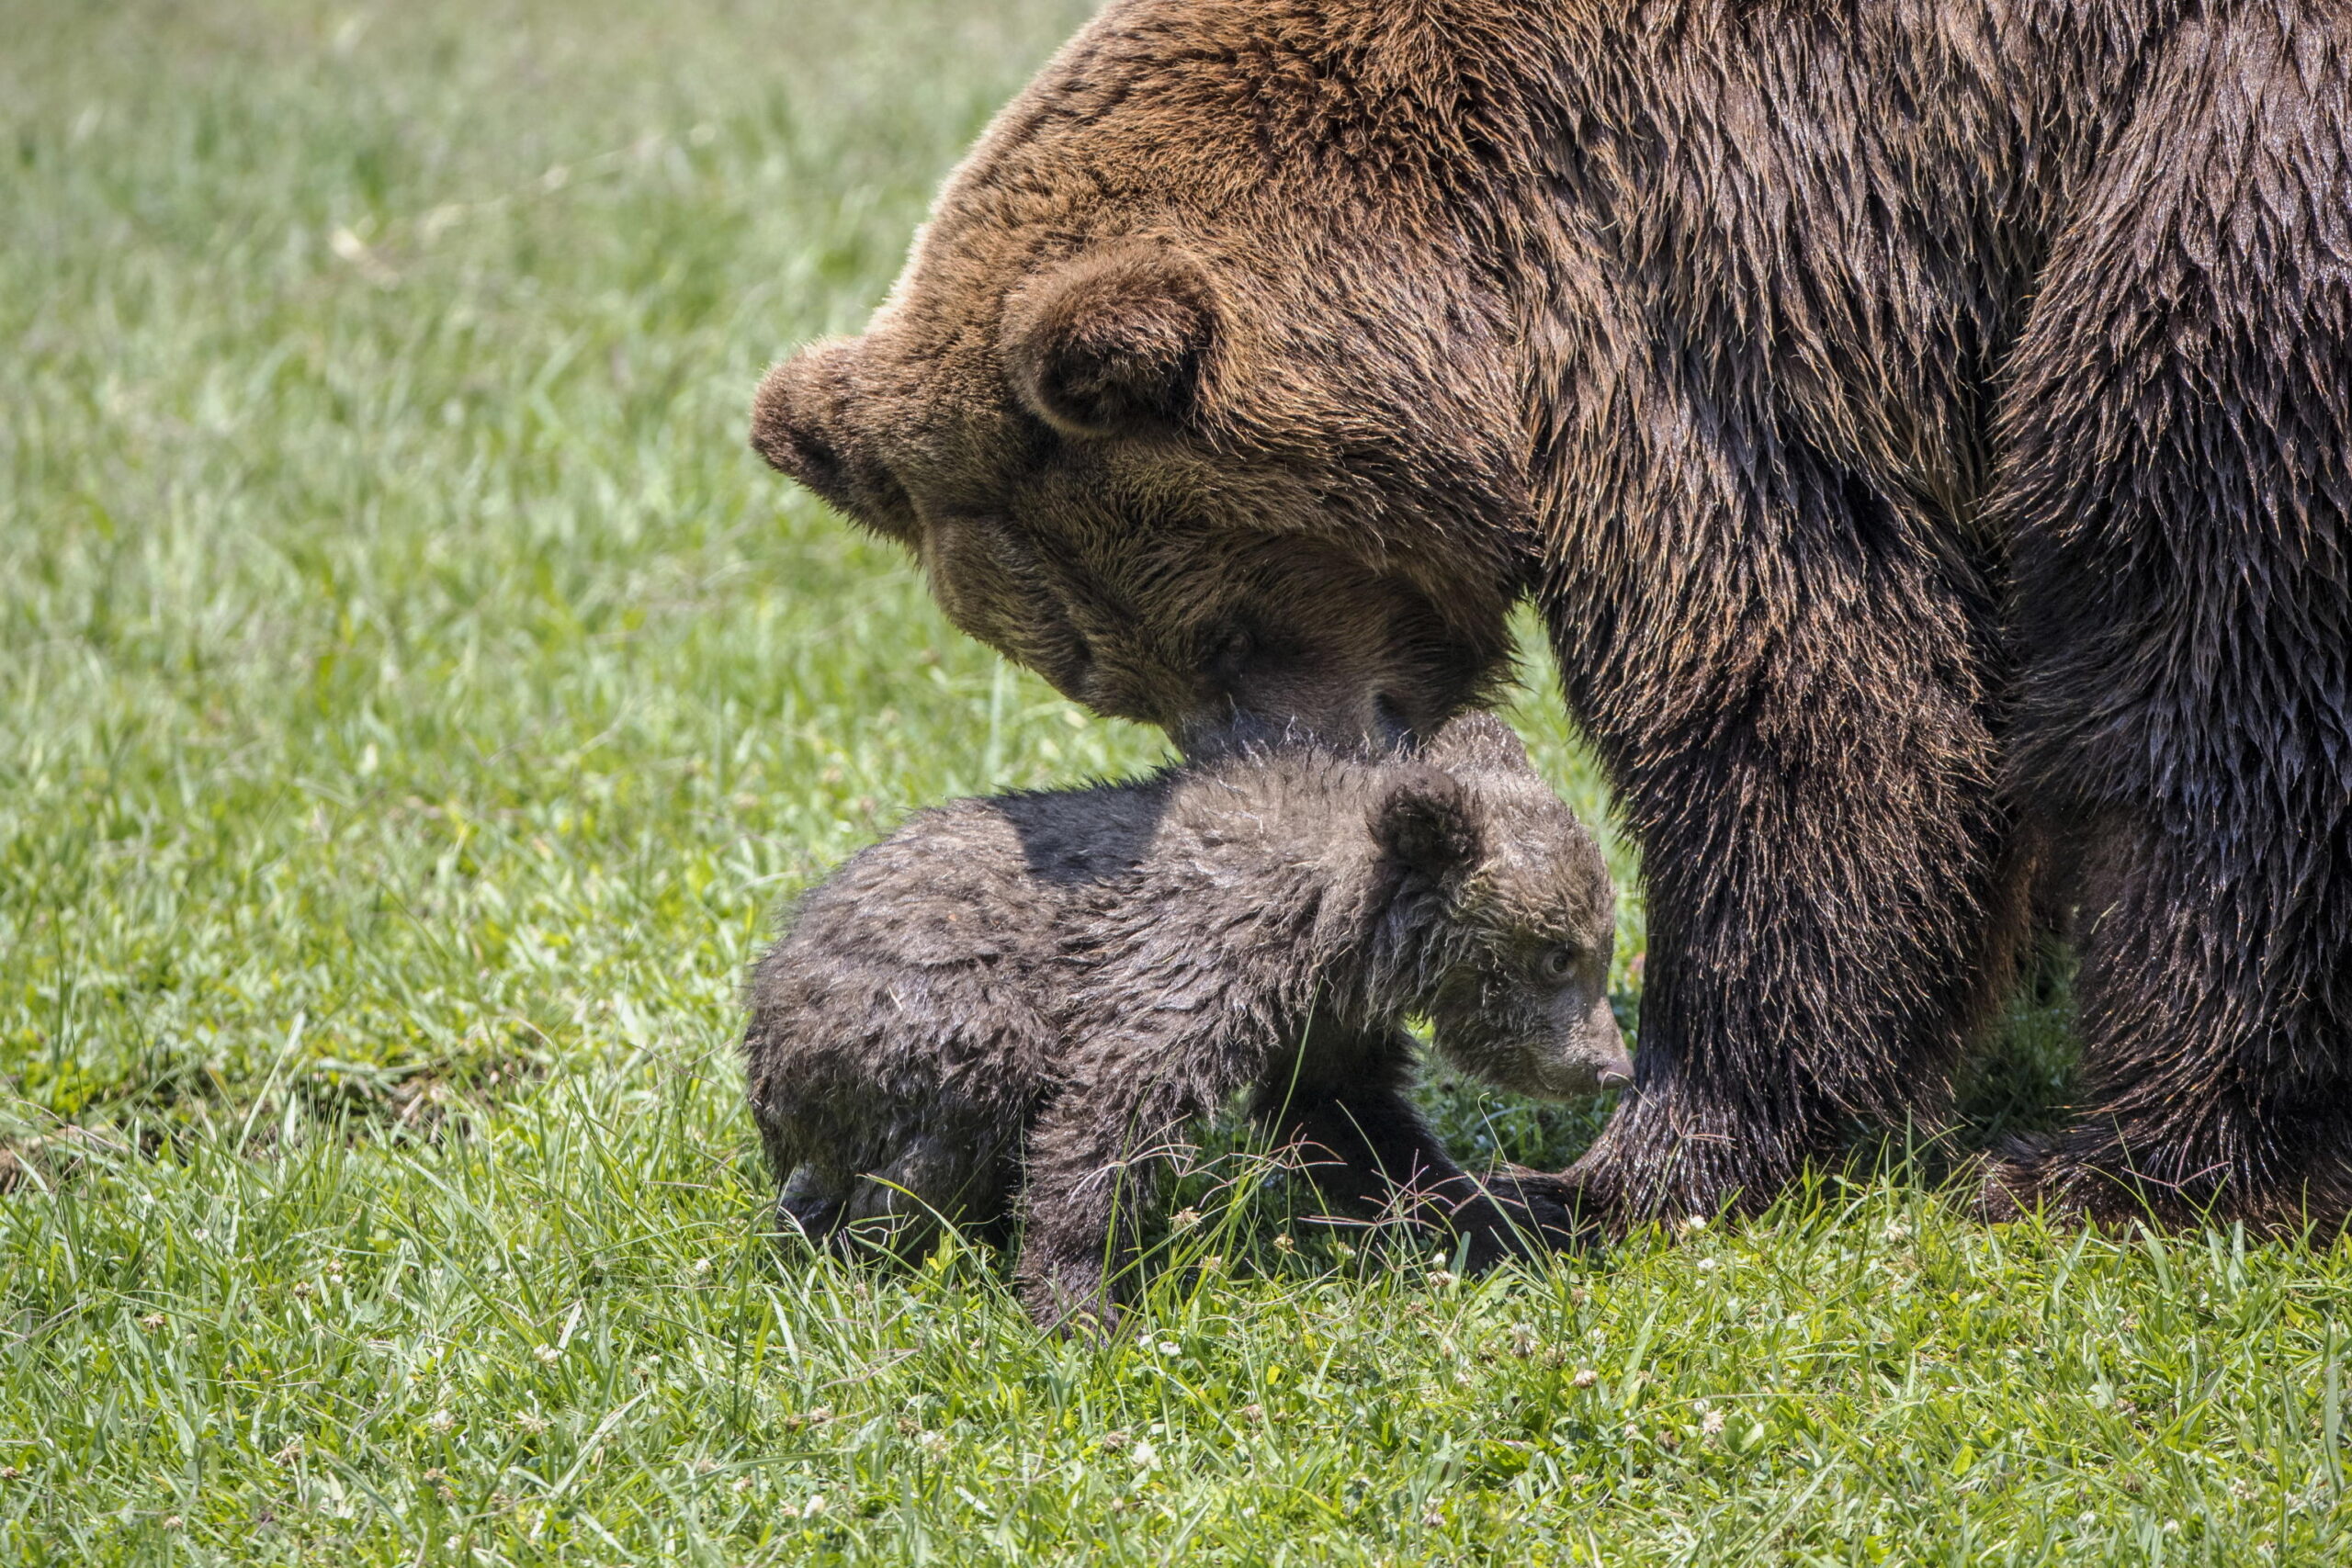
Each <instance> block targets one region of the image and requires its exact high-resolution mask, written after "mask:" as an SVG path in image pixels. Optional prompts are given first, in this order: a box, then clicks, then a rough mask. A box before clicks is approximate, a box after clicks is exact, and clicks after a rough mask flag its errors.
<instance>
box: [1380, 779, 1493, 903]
mask: <svg viewBox="0 0 2352 1568" xmlns="http://www.w3.org/2000/svg"><path fill="white" fill-rule="evenodd" d="M1372 833H1373V837H1374V839H1376V840H1379V842H1380V847H1381V848H1382V849H1383V850H1385V852H1387V853H1388V854H1390V855H1391V856H1393V857H1395V858H1396V859H1397V861H1398V862H1400V863H1403V864H1405V865H1408V866H1411V867H1412V868H1413V869H1414V870H1416V871H1420V872H1426V873H1427V874H1430V875H1431V876H1452V875H1455V874H1460V873H1462V872H1465V871H1468V870H1469V869H1470V868H1471V867H1472V866H1475V865H1476V864H1477V863H1478V857H1479V854H1480V852H1481V847H1482V846H1481V843H1480V839H1479V833H1478V823H1477V818H1476V817H1475V816H1474V815H1473V814H1472V812H1471V807H1470V792H1469V790H1468V789H1467V788H1466V787H1464V784H1463V783H1462V781H1461V780H1459V779H1457V778H1455V777H1453V775H1452V774H1450V773H1441V772H1439V771H1438V770H1437V769H1435V768H1422V767H1417V768H1412V769H1409V770H1408V771H1407V773H1406V775H1405V776H1404V777H1403V778H1401V779H1399V780H1397V783H1396V784H1395V785H1394V786H1392V787H1391V788H1390V789H1389V792H1388V794H1387V795H1386V796H1385V798H1383V799H1382V801H1381V803H1380V805H1379V807H1378V808H1377V809H1375V810H1374V812H1373V817H1372Z"/></svg>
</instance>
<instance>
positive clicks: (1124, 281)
mask: <svg viewBox="0 0 2352 1568" xmlns="http://www.w3.org/2000/svg"><path fill="white" fill-rule="evenodd" d="M1216 330H1217V321H1216V295H1215V290H1214V288H1213V287H1212V286H1211V284H1210V281H1209V276H1208V272H1207V269H1206V268H1204V267H1203V266H1202V265H1201V264H1200V263H1198V262H1197V261H1194V260H1193V258H1192V257H1190V256H1188V255H1186V254H1183V253H1182V252H1181V251H1174V250H1170V249H1169V248H1167V247H1166V246H1163V245H1155V244H1135V245H1128V246H1125V247H1122V248H1120V249H1117V250H1113V251H1105V252H1102V253H1099V254H1094V255H1089V256H1080V257H1079V258H1078V259H1077V260H1075V261H1071V262H1067V263H1065V264H1063V265H1061V266H1059V267H1057V268H1056V269H1054V270H1053V271H1050V272H1048V273H1046V274H1045V275H1044V276H1040V277H1038V278H1036V279H1035V280H1034V281H1032V282H1031V283H1030V284H1029V285H1028V286H1027V287H1025V288H1022V289H1021V290H1020V291H1019V292H1018V293H1016V294H1014V295H1013V297H1012V299H1011V300H1010V301H1009V302H1008V303H1007V305H1006V307H1005V314H1004V329H1003V336H1002V339H1001V349H1002V352H1003V357H1004V369H1005V377H1006V379H1007V380H1009V381H1010V382H1011V383H1012V391H1013V395H1014V396H1016V397H1018V398H1019V399H1020V400H1022V401H1023V403H1025V404H1027V405H1028V406H1029V408H1030V409H1031V410H1032V411H1033V412H1035V413H1036V414H1037V415H1038V417H1040V418H1041V419H1043V420H1045V422H1046V423H1048V424H1050V425H1052V426H1053V427H1054V428H1055V429H1057V430H1059V431H1060V432H1062V434H1065V435H1076V436H1097V435H1112V434H1120V433H1123V432H1127V431H1134V430H1148V429H1151V428H1154V427H1157V426H1165V425H1171V424H1174V423H1178V422H1180V421H1181V420H1182V419H1183V418H1184V416H1185V415H1186V414H1187V413H1189V412H1191V411H1192V407H1193V393H1194V391H1195V390H1196V389H1197V387H1198V383H1199V380H1200V373H1201V361H1202V359H1203V358H1204V356H1205V355H1206V354H1207V352H1208V348H1209V345H1210V344H1211V343H1212V342H1213V341H1214V340H1215V338H1216Z"/></svg>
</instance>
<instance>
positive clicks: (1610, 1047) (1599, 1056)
mask: <svg viewBox="0 0 2352 1568" xmlns="http://www.w3.org/2000/svg"><path fill="white" fill-rule="evenodd" d="M1584 1038H1585V1042H1586V1045H1587V1048H1588V1050H1589V1052H1590V1054H1591V1056H1592V1059H1593V1076H1594V1077H1597V1078H1599V1079H1600V1087H1601V1088H1603V1089H1624V1088H1627V1087H1628V1086H1630V1085H1631V1084H1632V1083H1633V1081H1634V1054H1633V1053H1632V1052H1630V1051H1628V1050H1626V1049H1625V1031H1624V1029H1623V1027H1622V1026H1620V1025H1619V1023H1618V1022H1617V1010H1616V1009H1615V1008H1612V1007H1611V1006H1610V1005H1609V996H1608V993H1606V992H1603V993H1602V994H1601V995H1600V997H1599V998H1595V1000H1594V1002H1593V1004H1592V1011H1591V1012H1590V1013H1589V1014H1588V1015H1587V1016H1586V1018H1585V1027H1584Z"/></svg>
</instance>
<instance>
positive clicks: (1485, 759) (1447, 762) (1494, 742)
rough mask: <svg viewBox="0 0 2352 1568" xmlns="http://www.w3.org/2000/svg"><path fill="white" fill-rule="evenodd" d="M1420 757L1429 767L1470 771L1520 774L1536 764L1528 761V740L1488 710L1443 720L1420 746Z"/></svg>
mask: <svg viewBox="0 0 2352 1568" xmlns="http://www.w3.org/2000/svg"><path fill="white" fill-rule="evenodd" d="M1421 760H1422V761H1426V762H1428V763H1429V764H1430V765H1431V766H1432V767H1439V768H1461V769H1464V770H1468V771H1472V772H1490V773H1532V772H1533V771H1534V767H1535V764H1534V763H1532V762H1531V761H1528V760H1527V743H1526V742H1525V741H1523V740H1521V739H1520V738H1519V731H1517V730H1515V729H1513V728H1511V727H1510V725H1508V724H1505V723H1504V722H1503V721H1502V720H1501V719H1499V718H1497V717H1496V716H1494V715H1493V714H1490V713H1465V714H1463V715H1462V716H1459V717H1456V718H1450V719H1448V720H1446V721H1445V723H1444V725H1443V726H1442V727H1441V728H1439V730H1438V732H1437V733H1436V734H1435V735H1433V736H1431V737H1430V743H1429V744H1428V745H1427V746H1425V747H1423V748H1422V749H1421Z"/></svg>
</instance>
